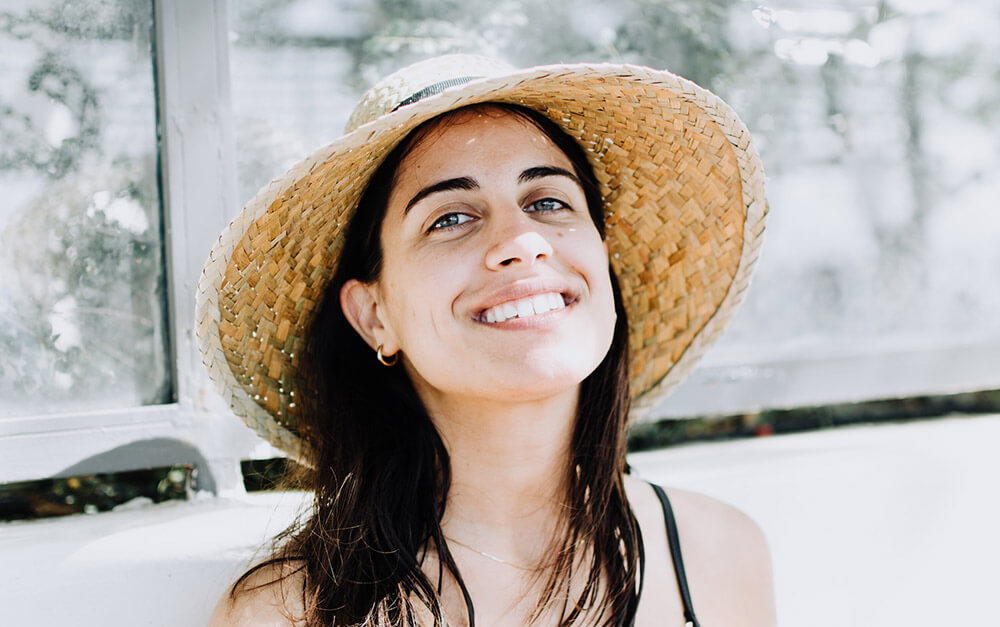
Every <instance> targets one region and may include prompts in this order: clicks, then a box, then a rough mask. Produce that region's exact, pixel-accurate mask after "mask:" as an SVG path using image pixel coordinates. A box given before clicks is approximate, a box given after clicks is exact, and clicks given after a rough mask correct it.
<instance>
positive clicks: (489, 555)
mask: <svg viewBox="0 0 1000 627" xmlns="http://www.w3.org/2000/svg"><path fill="white" fill-rule="evenodd" d="M444 539H445V540H447V541H448V542H454V543H455V544H457V545H458V546H461V547H465V548H467V549H469V550H470V551H472V552H473V553H479V554H480V555H482V556H483V557H485V558H486V559H491V560H493V561H494V562H497V563H498V564H503V565H504V566H510V567H511V568H516V569H518V570H524V571H527V572H534V571H535V569H534V568H528V567H527V566H521V565H520V564H515V563H514V562H508V561H507V560H505V559H503V558H502V557H497V556H496V555H493V554H492V553H487V552H486V551H480V550H479V549H477V548H475V547H471V546H469V545H468V544H466V543H464V542H459V541H458V540H456V539H455V538H452V537H450V536H445V537H444Z"/></svg>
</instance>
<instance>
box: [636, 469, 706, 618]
mask: <svg viewBox="0 0 1000 627" xmlns="http://www.w3.org/2000/svg"><path fill="white" fill-rule="evenodd" d="M649 485H651V486H652V487H653V491H654V492H656V497H657V498H658V499H660V506H661V507H662V508H663V521H664V522H665V523H666V526H667V544H668V545H669V546H670V560H671V561H672V562H673V564H674V575H675V577H676V579H677V589H678V591H679V592H680V594H681V603H682V604H683V605H684V620H685V621H687V622H686V623H685V624H684V627H700V625H699V624H698V619H697V618H696V617H695V615H694V606H693V605H692V604H691V593H690V592H689V591H688V583H687V575H686V574H685V573H684V558H682V557H681V542H680V539H679V537H678V535H677V521H676V520H674V510H673V508H672V507H670V499H668V498H667V493H666V492H664V490H663V488H661V487H660V486H658V485H656V484H655V483H650V484H649ZM639 564H640V565H639V573H640V574H639V591H638V594H636V598H635V601H636V607H638V604H639V597H640V596H641V594H642V584H643V580H645V572H644V571H645V567H646V560H645V556H644V555H640V560H639ZM632 624H633V625H635V620H634V619H633V621H632Z"/></svg>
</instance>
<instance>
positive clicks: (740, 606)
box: [628, 479, 776, 627]
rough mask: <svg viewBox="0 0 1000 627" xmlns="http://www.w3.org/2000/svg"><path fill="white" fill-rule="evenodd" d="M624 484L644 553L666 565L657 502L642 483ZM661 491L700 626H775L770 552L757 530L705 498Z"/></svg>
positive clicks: (738, 513)
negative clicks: (652, 554)
mask: <svg viewBox="0 0 1000 627" xmlns="http://www.w3.org/2000/svg"><path fill="white" fill-rule="evenodd" d="M629 481H630V482H635V483H634V484H632V485H631V486H630V487H629V488H628V493H629V501H630V503H632V505H633V509H634V510H635V513H636V516H637V517H638V518H639V521H640V525H641V526H642V527H643V530H644V533H643V535H644V537H647V538H648V540H646V544H647V548H650V549H653V550H657V549H659V550H660V551H661V552H664V553H665V556H666V561H667V562H668V564H669V548H667V546H666V541H665V538H663V535H662V534H665V533H666V527H665V525H664V523H663V513H662V508H661V507H660V504H659V500H658V499H657V498H656V495H655V493H654V492H653V490H652V489H651V488H650V487H649V486H648V485H646V484H645V482H642V481H638V480H635V479H630V480H629ZM666 492H667V496H668V497H669V499H670V504H671V508H672V509H673V512H674V517H675V519H676V520H677V531H678V535H679V536H680V543H681V555H682V556H683V560H684V567H685V570H686V572H687V580H688V585H689V588H690V591H691V598H692V602H693V604H694V609H695V613H696V614H697V616H698V618H699V621H700V622H701V623H702V624H705V625H712V624H715V625H746V626H752V627H772V626H773V625H775V624H776V616H775V607H774V583H773V575H772V571H771V552H770V549H769V548H768V544H767V539H766V538H765V537H764V533H763V531H762V530H761V528H760V526H759V525H758V524H757V523H756V522H754V520H753V519H751V518H750V517H749V516H747V515H746V514H745V513H743V512H742V511H740V510H739V509H737V508H735V507H733V506H732V505H728V504H726V503H723V502H722V501H719V500H717V499H714V498H712V497H709V496H706V495H704V494H698V493H695V492H688V491H686V490H676V489H670V488H668V489H667V490H666ZM650 561H651V562H652V559H651V560H650ZM668 567H669V566H668ZM670 569H671V570H672V567H670ZM670 577H671V578H673V573H672V572H671V573H670Z"/></svg>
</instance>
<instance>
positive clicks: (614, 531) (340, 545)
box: [233, 103, 642, 625]
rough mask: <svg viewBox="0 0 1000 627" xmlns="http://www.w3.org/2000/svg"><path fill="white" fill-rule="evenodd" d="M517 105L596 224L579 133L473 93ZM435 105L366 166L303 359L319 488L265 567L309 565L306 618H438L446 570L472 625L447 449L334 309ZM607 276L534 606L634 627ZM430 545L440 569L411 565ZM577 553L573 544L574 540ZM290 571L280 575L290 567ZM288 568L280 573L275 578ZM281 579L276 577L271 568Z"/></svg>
mask: <svg viewBox="0 0 1000 627" xmlns="http://www.w3.org/2000/svg"><path fill="white" fill-rule="evenodd" d="M473 106H478V107H483V106H486V107H490V108H497V109H500V110H502V111H503V112H505V113H509V114H513V115H515V116H517V117H519V118H521V119H523V120H525V121H526V122H528V123H530V124H532V125H534V126H535V127H537V128H538V129H539V130H540V131H541V132H542V133H544V134H545V135H546V136H547V137H548V138H549V139H550V140H552V141H553V142H554V143H555V144H556V146H558V147H559V148H560V149H561V150H562V152H563V153H565V154H566V156H567V157H568V158H569V160H570V162H571V163H572V164H573V168H574V170H575V174H576V175H577V177H578V178H579V180H580V181H581V183H582V186H583V191H584V194H585V197H586V200H587V206H588V210H589V212H590V215H591V217H592V218H593V221H594V224H595V225H596V226H597V228H598V231H599V232H600V233H602V237H603V233H604V207H603V201H602V198H601V195H600V192H599V190H598V185H597V181H596V179H595V177H594V173H593V170H592V168H591V166H590V164H589V163H588V161H587V158H586V154H585V153H584V151H583V150H582V149H581V147H580V146H579V144H577V143H576V141H574V140H573V139H572V138H571V137H569V136H568V135H567V134H566V133H565V132H564V131H563V130H562V129H561V128H560V127H559V126H558V125H557V124H555V123H554V122H552V121H551V120H549V119H548V118H546V117H545V116H544V115H542V114H540V113H538V112H536V111H533V110H531V109H528V108H525V107H521V106H517V105H511V104H494V103H490V104H487V105H473ZM441 120H442V117H438V118H434V119H432V120H430V121H429V122H425V123H424V124H423V125H421V126H419V127H418V128H417V129H416V130H414V131H413V132H412V133H410V134H409V135H408V136H407V138H406V139H405V140H404V141H403V142H401V143H400V144H399V145H398V146H397V147H396V148H395V149H394V150H392V151H391V152H390V153H389V154H388V155H387V156H386V158H385V159H384V161H383V162H382V163H381V165H380V166H379V167H378V169H377V170H376V171H375V173H374V175H373V176H372V178H371V179H370V181H369V183H368V186H367V188H366V190H365V192H364V194H363V196H362V198H361V201H360V202H359V205H358V208H357V210H356V212H355V215H354V217H353V218H352V220H351V223H350V225H349V226H348V229H347V233H346V237H345V241H344V247H343V250H342V252H341V254H340V259H339V263H338V266H337V269H336V271H335V273H334V276H333V278H332V280H331V281H330V283H329V285H328V287H327V288H326V291H325V294H324V297H323V300H322V303H321V304H320V306H319V309H318V311H317V314H316V316H315V318H314V321H313V323H312V327H311V329H310V333H309V336H308V340H307V347H306V350H305V352H304V354H303V361H302V366H301V367H300V371H301V372H304V373H305V379H304V382H303V383H304V386H303V389H304V390H306V392H305V393H303V394H302V396H303V401H304V402H305V408H304V411H303V416H302V418H301V419H300V430H301V432H302V433H303V434H304V436H305V437H307V439H308V443H309V448H310V450H311V451H312V454H313V458H312V460H311V465H312V468H311V469H308V471H307V473H306V475H305V477H304V482H303V483H304V485H303V487H306V488H308V489H311V490H313V491H314V492H315V500H314V504H313V509H312V511H311V512H310V513H309V517H308V518H307V519H306V520H305V521H304V522H302V523H300V524H299V525H298V526H296V527H295V528H294V529H290V530H289V531H288V532H286V534H287V535H286V536H285V538H286V540H287V541H286V542H285V543H284V544H283V545H282V546H281V547H280V549H279V550H278V552H277V553H276V555H275V557H273V558H272V559H270V560H268V561H266V562H264V563H263V564H261V565H258V566H257V567H255V569H252V570H251V571H250V572H249V573H247V574H246V575H244V576H243V577H242V578H241V579H240V581H238V582H237V583H236V584H235V585H234V588H233V594H234V595H235V594H237V593H238V588H239V586H240V583H241V582H245V581H246V578H247V576H248V575H249V574H250V573H252V572H254V571H255V570H257V569H260V568H261V567H263V566H266V565H268V564H296V565H297V566H296V569H297V570H293V571H292V572H300V571H301V572H304V575H305V579H304V586H305V590H304V592H305V596H304V598H305V602H306V608H305V609H306V615H307V620H308V624H309V625H334V624H336V625H355V624H365V625H368V624H378V625H383V624H384V625H415V624H416V618H415V617H414V614H413V611H412V610H413V604H412V599H414V598H415V599H416V600H417V601H419V602H420V603H422V604H423V605H425V606H426V607H427V608H429V609H430V611H431V613H432V614H433V616H434V618H435V625H443V618H442V615H441V607H440V604H439V601H438V593H439V592H440V589H441V588H440V586H441V584H442V581H443V576H444V572H443V569H445V568H446V569H447V570H448V571H449V574H450V575H451V576H452V577H454V579H455V581H456V582H457V583H458V585H459V587H460V589H461V591H462V593H463V595H464V597H465V603H466V607H467V611H468V615H469V622H470V624H474V607H473V603H472V599H471V597H470V596H469V593H468V590H467V589H466V586H465V584H464V582H463V580H462V576H461V573H460V572H459V569H458V567H457V565H456V564H455V561H454V559H453V558H452V556H451V553H450V551H449V550H448V545H447V543H446V542H445V540H444V537H443V533H442V530H441V525H440V522H441V518H442V515H443V513H444V511H445V507H446V503H447V495H448V488H449V486H450V482H451V473H450V462H449V457H448V452H447V450H446V448H445V446H444V443H443V441H442V440H441V437H440V435H439V434H438V432H437V430H436V429H435V427H434V425H433V423H432V421H431V419H430V416H428V414H427V411H426V410H425V408H424V406H423V404H422V403H421V401H420V398H419V397H418V395H417V393H416V391H415V389H414V387H413V385H412V383H411V382H410V380H409V378H408V377H407V375H406V373H405V370H404V369H403V368H385V367H383V366H381V365H380V364H379V363H378V362H377V361H376V359H375V358H374V355H372V351H371V348H370V347H369V346H368V345H367V344H366V343H365V342H364V341H363V340H362V339H361V337H360V336H359V335H358V334H357V333H356V332H355V330H354V329H353V328H352V327H351V325H350V324H349V323H348V321H347V320H346V318H345V317H344V313H343V311H342V310H341V307H340V301H339V296H340V289H341V287H342V286H343V285H344V284H345V282H346V281H348V280H349V279H358V280H360V281H364V282H372V281H374V280H376V279H377V278H378V276H379V273H380V271H381V267H382V249H381V245H380V233H381V224H382V220H383V217H384V215H385V211H386V206H387V204H388V196H389V192H390V190H391V189H392V184H393V180H394V177H395V175H396V172H397V169H398V167H399V164H400V162H401V161H402V160H403V158H404V157H405V156H406V155H407V154H408V153H409V151H410V150H411V149H412V148H413V147H414V146H415V145H416V143H417V142H418V141H419V140H420V138H422V137H424V136H425V135H426V133H427V132H428V131H429V130H431V129H433V128H435V127H436V125H437V124H438V123H440V121H441ZM609 272H610V273H611V283H612V292H613V295H614V301H615V312H616V314H617V322H616V324H615V329H614V335H613V339H612V344H611V347H610V349H609V351H608V353H607V355H606V356H605V357H604V359H603V361H602V362H601V363H600V365H598V367H597V368H596V369H595V370H594V372H593V373H591V374H590V375H589V376H588V377H587V378H586V379H585V380H584V381H583V383H582V384H581V388H580V395H579V402H578V409H577V415H576V418H575V424H574V427H573V433H572V442H571V449H570V459H569V462H568V463H569V467H568V468H567V469H566V475H567V477H568V484H567V487H566V490H567V492H566V496H565V499H566V503H567V504H568V508H567V512H568V515H567V517H566V520H565V521H564V526H563V529H562V537H561V538H557V544H556V545H555V547H556V550H555V553H554V556H553V558H554V561H553V566H552V568H551V572H550V575H549V577H548V579H547V580H546V583H545V585H544V587H543V589H542V593H541V595H540V598H539V600H538V602H537V604H536V607H535V614H534V615H535V617H537V616H539V615H540V614H541V612H542V611H543V610H545V609H546V608H547V607H548V605H549V604H550V603H552V602H553V600H554V599H556V598H560V597H561V598H562V599H563V600H562V601H561V603H562V608H561V610H560V611H561V616H562V619H561V624H562V625H570V624H573V623H574V622H575V621H576V620H577V619H579V618H580V615H581V612H582V611H583V610H587V609H590V608H594V609H595V610H596V615H597V620H596V621H595V622H596V623H599V624H603V625H630V624H631V622H632V620H633V619H634V616H635V609H636V604H637V600H638V593H639V590H638V585H639V581H638V580H637V576H636V572H637V568H638V567H639V564H640V562H641V561H642V538H641V535H640V531H639V527H638V524H637V523H636V520H635V517H634V515H633V513H632V511H631V509H630V507H629V504H628V501H627V499H626V497H625V491H624V483H623V476H622V475H623V472H624V470H625V428H626V416H627V412H628V404H629V398H630V396H629V380H628V322H627V319H626V313H625V309H624V306H623V304H622V297H621V290H620V288H619V285H618V281H617V278H616V276H615V274H614V272H613V270H611V268H610V267H609ZM432 545H433V547H432V548H433V549H434V550H436V552H437V554H438V556H439V563H440V565H441V566H440V568H439V572H438V577H437V579H438V581H437V582H436V583H434V582H432V581H431V579H430V578H429V577H428V576H427V575H426V574H425V573H424V572H423V570H422V569H421V561H422V557H423V555H424V554H425V551H426V550H428V548H431V546H432ZM581 546H582V547H586V548H585V549H583V550H584V551H585V552H583V553H581V552H580V551H581V548H580V547H581ZM582 558H586V559H587V560H589V564H588V563H587V562H584V567H585V568H587V567H588V566H589V570H587V571H586V572H588V576H587V580H586V584H585V585H584V587H583V589H582V592H581V593H580V595H579V597H578V598H576V599H571V598H570V587H569V584H570V578H571V577H570V575H571V573H572V572H573V571H574V569H575V567H576V566H577V565H578V564H579V563H580V560H581V559H582ZM286 572H287V571H286ZM285 576H287V574H286V575H285ZM281 577H282V576H279V577H278V578H279V579H280V578H281Z"/></svg>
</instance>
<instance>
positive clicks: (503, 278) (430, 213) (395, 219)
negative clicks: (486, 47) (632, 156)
mask: <svg viewBox="0 0 1000 627" xmlns="http://www.w3.org/2000/svg"><path fill="white" fill-rule="evenodd" d="M381 241H382V249H383V267H382V271H381V274H380V276H379V278H378V280H377V281H376V283H375V284H374V285H372V286H367V287H366V289H368V290H369V293H370V294H371V296H372V298H371V301H372V303H371V309H370V312H371V316H370V319H371V320H372V321H373V326H372V329H373V330H372V335H373V338H372V339H373V340H374V342H375V343H381V344H383V345H384V348H383V352H384V353H386V354H392V353H394V352H396V351H397V350H400V351H402V356H403V363H404V365H405V367H406V368H407V371H408V373H409V374H410V376H411V379H412V380H413V382H414V385H415V387H416V388H417V390H418V392H419V393H420V394H421V396H422V398H424V400H425V402H426V401H428V400H431V399H430V398H429V397H428V395H432V396H439V397H441V396H443V397H448V396H455V397H463V398H470V399H492V400H499V401H527V400H539V399H543V398H546V397H551V396H553V395H556V394H560V393H571V392H572V391H574V390H575V389H576V387H577V386H578V385H579V383H580V382H581V381H582V380H583V379H584V378H585V377H586V376H587V375H589V374H590V373H591V372H592V371H593V370H594V369H595V368H596V367H597V365H598V364H599V363H600V362H601V360H602V359H603V358H604V356H605V354H606V353H607V352H608V348H609V347H610V345H611V339H612V334H613V332H614V326H615V311H614V301H613V297H612V291H611V282H610V277H609V274H608V259H607V249H606V248H605V246H604V242H603V241H602V239H601V235H600V234H599V233H598V231H597V229H596V227H595V226H594V223H593V222H592V220H591V218H590V215H589V213H588V210H587V205H586V202H585V199H584V193H583V190H582V188H581V187H580V184H579V183H578V181H577V179H576V176H575V175H574V174H573V166H572V164H571V163H570V161H569V159H568V158H567V157H566V156H565V155H564V154H563V153H562V152H561V151H560V150H559V148H557V147H556V146H555V144H553V143H552V141H551V140H549V139H548V137H546V136H545V135H544V134H543V133H542V132H541V131H540V130H538V129H537V128H536V127H535V126H533V125H532V124H531V123H530V122H528V121H526V120H524V119H521V118H519V117H517V116H514V115H512V114H510V113H508V112H505V111H503V110H500V109H496V108H490V107H478V108H473V109H466V110H462V111H459V112H456V113H453V114H450V115H448V116H447V117H446V118H445V119H443V120H441V121H440V122H439V123H438V124H437V125H436V126H433V127H432V128H431V129H430V130H429V131H428V132H426V134H425V135H424V136H423V137H422V138H421V139H419V140H418V142H417V143H416V144H415V145H414V147H413V148H412V150H411V151H410V152H409V154H407V156H406V157H404V159H403V160H402V161H401V163H400V166H399V168H398V171H397V175H396V179H395V182H394V186H393V188H392V190H391V193H390V196H389V202H388V207H387V212H386V217H385V220H384V222H383V225H382V233H381Z"/></svg>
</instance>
